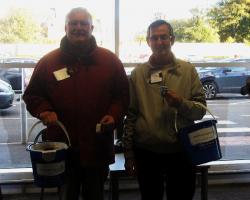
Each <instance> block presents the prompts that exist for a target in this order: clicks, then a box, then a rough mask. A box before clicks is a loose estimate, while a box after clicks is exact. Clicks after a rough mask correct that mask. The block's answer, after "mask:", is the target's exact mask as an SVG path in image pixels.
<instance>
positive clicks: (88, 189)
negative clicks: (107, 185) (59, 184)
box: [62, 166, 109, 200]
mask: <svg viewBox="0 0 250 200" xmlns="http://www.w3.org/2000/svg"><path fill="white" fill-rule="evenodd" d="M108 172H109V167H108V166H103V167H88V168H87V167H80V166H70V167H68V169H67V175H66V183H65V185H64V186H63V190H62V191H63V200H79V196H80V194H81V195H82V199H83V200H103V199H104V182H105V181H106V179H107V176H108Z"/></svg>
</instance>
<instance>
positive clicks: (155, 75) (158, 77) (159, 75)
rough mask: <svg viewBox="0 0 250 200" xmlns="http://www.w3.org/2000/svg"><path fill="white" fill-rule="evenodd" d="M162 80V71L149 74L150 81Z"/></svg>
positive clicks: (157, 81)
mask: <svg viewBox="0 0 250 200" xmlns="http://www.w3.org/2000/svg"><path fill="white" fill-rule="evenodd" d="M161 81H162V72H161V71H157V72H155V73H153V74H151V76H150V83H159V82H161Z"/></svg>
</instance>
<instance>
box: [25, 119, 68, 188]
mask: <svg viewBox="0 0 250 200" xmlns="http://www.w3.org/2000/svg"><path fill="white" fill-rule="evenodd" d="M39 123H42V122H41V121H38V122H37V123H35V124H34V125H33V126H32V127H31V129H30V131H29V134H28V135H29V136H30V134H31V132H32V131H33V129H34V128H35V126H36V125H38V124H39ZM57 125H59V126H60V127H61V128H62V130H63V132H64V134H65V135H66V137H67V140H68V144H65V143H62V142H38V138H39V137H40V135H42V134H43V132H42V131H41V132H40V133H38V134H37V136H36V137H35V139H34V142H33V143H32V144H30V145H28V146H27V148H26V149H27V150H28V151H29V152H30V159H31V164H32V169H33V176H34V183H35V184H36V185H37V186H39V187H42V188H47V187H48V188H49V187H60V186H62V185H63V184H64V179H65V170H66V160H67V153H68V152H67V151H68V149H69V147H70V146H71V144H70V139H69V135H68V132H67V131H66V129H65V127H64V126H63V124H62V123H61V122H60V121H57ZM28 138H29V137H28Z"/></svg>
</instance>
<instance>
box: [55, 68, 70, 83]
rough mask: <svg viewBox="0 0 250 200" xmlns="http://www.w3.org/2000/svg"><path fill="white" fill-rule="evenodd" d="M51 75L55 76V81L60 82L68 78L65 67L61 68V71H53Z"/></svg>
mask: <svg viewBox="0 0 250 200" xmlns="http://www.w3.org/2000/svg"><path fill="white" fill-rule="evenodd" d="M53 74H54V76H55V78H56V80H57V81H61V80H64V79H66V78H69V77H70V75H69V74H68V72H67V68H66V67H65V68H62V69H59V70H57V71H54V72H53Z"/></svg>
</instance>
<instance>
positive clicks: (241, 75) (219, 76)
mask: <svg viewBox="0 0 250 200" xmlns="http://www.w3.org/2000/svg"><path fill="white" fill-rule="evenodd" d="M197 71H198V74H199V76H200V80H201V83H202V85H203V88H204V90H205V95H206V98H207V99H214V98H215V97H216V95H217V94H218V93H238V94H240V91H241V87H243V86H244V85H245V84H246V80H247V78H248V77H250V71H249V69H248V68H247V67H205V68H198V70H197Z"/></svg>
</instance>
